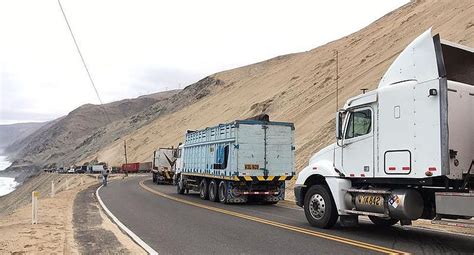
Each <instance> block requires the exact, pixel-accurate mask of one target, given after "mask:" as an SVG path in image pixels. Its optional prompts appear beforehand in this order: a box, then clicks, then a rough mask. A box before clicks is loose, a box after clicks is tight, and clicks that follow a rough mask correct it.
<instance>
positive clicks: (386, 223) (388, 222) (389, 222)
mask: <svg viewBox="0 0 474 255" xmlns="http://www.w3.org/2000/svg"><path fill="white" fill-rule="evenodd" d="M369 219H370V221H372V223H374V224H375V225H377V226H380V227H390V226H393V225H395V224H397V222H398V220H397V219H383V218H379V217H375V216H369Z"/></svg>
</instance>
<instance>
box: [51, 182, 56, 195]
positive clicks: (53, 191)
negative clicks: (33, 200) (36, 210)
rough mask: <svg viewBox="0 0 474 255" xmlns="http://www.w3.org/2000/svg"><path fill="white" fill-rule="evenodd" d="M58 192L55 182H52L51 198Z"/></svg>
mask: <svg viewBox="0 0 474 255" xmlns="http://www.w3.org/2000/svg"><path fill="white" fill-rule="evenodd" d="M55 192H56V191H55V190H54V181H51V197H54V193H55Z"/></svg>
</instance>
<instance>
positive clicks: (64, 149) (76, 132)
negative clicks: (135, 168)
mask: <svg viewBox="0 0 474 255" xmlns="http://www.w3.org/2000/svg"><path fill="white" fill-rule="evenodd" d="M177 93H178V91H176V90H174V91H166V92H161V93H156V94H152V95H148V96H142V97H139V98H135V99H125V100H121V101H117V102H112V103H108V104H104V105H92V104H86V105H83V106H80V107H79V108H77V109H75V110H73V111H72V112H70V113H69V114H68V115H67V116H64V117H61V118H59V119H56V120H54V121H51V122H48V123H47V124H45V125H44V126H42V127H41V128H39V129H38V130H36V131H35V132H33V133H32V134H30V135H29V136H27V137H25V138H24V139H21V140H19V141H17V142H15V143H14V144H12V145H10V146H8V147H7V148H6V152H7V153H8V154H9V155H10V156H11V157H13V158H14V159H16V160H15V161H14V162H13V166H12V168H24V167H25V166H31V167H33V168H39V167H42V166H44V165H48V164H56V165H66V166H68V165H71V164H74V163H76V161H77V159H78V158H80V157H84V156H87V155H88V153H90V152H95V151H96V150H97V149H98V148H99V146H95V147H94V148H95V151H92V150H87V148H86V147H87V145H90V144H91V143H92V141H93V140H97V139H96V138H97V137H100V136H102V135H103V134H104V133H105V132H106V130H107V128H106V126H108V125H109V126H111V127H113V126H114V125H115V123H116V122H120V121H122V120H123V119H127V118H133V116H135V115H136V114H137V113H139V112H142V111H144V110H148V109H149V108H150V107H154V106H155V105H156V104H160V103H163V102H165V101H166V100H167V99H168V98H170V97H172V96H173V95H175V94H177ZM138 123H141V124H144V123H145V122H143V121H142V122H140V121H135V124H136V126H139V125H138ZM136 126H135V128H136ZM120 135H122V133H110V134H109V136H108V140H104V141H103V142H104V143H105V142H111V141H113V140H114V139H117V138H118V137H119V136H120ZM84 148H86V149H84ZM89 149H90V148H89Z"/></svg>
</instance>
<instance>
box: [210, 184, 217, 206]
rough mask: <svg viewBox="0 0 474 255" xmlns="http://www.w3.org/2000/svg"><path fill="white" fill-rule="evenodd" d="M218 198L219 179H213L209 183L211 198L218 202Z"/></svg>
mask: <svg viewBox="0 0 474 255" xmlns="http://www.w3.org/2000/svg"><path fill="white" fill-rule="evenodd" d="M217 199H218V195H217V181H216V180H211V182H210V183H209V200H210V201H212V202H216V201H217Z"/></svg>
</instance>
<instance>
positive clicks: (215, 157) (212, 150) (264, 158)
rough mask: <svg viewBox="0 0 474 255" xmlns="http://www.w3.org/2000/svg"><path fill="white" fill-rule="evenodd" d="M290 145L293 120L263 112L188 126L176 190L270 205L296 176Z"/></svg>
mask: <svg viewBox="0 0 474 255" xmlns="http://www.w3.org/2000/svg"><path fill="white" fill-rule="evenodd" d="M294 150H295V147H294V126H293V124H292V123H286V122H271V121H269V119H268V115H263V116H259V117H257V118H254V119H248V120H236V121H234V122H231V123H228V124H221V125H218V126H215V127H211V128H206V129H204V130H198V131H188V133H187V134H186V139H185V142H184V144H183V145H181V146H180V149H179V152H178V154H180V156H181V157H180V158H179V159H178V161H177V170H176V182H177V191H178V193H180V194H183V193H185V191H189V190H194V191H198V192H199V194H200V197H201V198H202V199H209V200H211V201H219V202H221V203H245V202H247V201H248V200H250V199H254V200H258V201H260V202H263V203H266V204H275V203H277V202H278V201H280V200H283V199H284V197H285V181H286V180H291V179H293V177H294V176H295V171H294Z"/></svg>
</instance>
